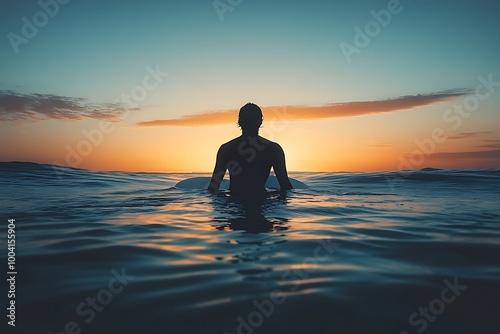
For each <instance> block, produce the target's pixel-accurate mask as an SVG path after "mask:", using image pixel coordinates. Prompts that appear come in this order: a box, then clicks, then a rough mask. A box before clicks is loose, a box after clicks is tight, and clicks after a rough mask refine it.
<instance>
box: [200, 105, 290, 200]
mask: <svg viewBox="0 0 500 334" xmlns="http://www.w3.org/2000/svg"><path fill="white" fill-rule="evenodd" d="M261 123H262V113H261V110H260V108H259V107H258V106H256V105H254V104H247V105H246V106H244V107H243V108H242V109H241V110H240V116H239V124H240V126H241V127H242V130H243V134H242V135H241V136H240V137H237V138H235V139H233V140H231V141H229V142H227V143H225V144H223V145H222V146H221V147H220V148H219V151H218V152H217V161H216V163H215V168H214V172H213V175H212V179H211V181H210V185H209V186H208V190H210V191H212V192H217V191H218V190H219V185H220V183H221V182H222V179H223V178H224V174H225V173H226V170H229V176H230V190H231V194H235V195H240V196H241V195H243V196H253V195H258V194H262V193H265V192H266V188H265V184H266V181H267V178H268V177H269V173H270V171H271V167H272V168H273V169H274V173H275V174H276V178H277V179H278V181H279V183H280V187H281V189H282V190H287V189H292V184H291V183H290V180H289V179H288V175H287V171H286V166H285V153H284V152H283V149H282V148H281V146H280V145H278V144H277V143H274V142H272V141H270V140H267V139H265V138H263V137H260V136H259V135H258V128H259V126H260V125H261Z"/></svg>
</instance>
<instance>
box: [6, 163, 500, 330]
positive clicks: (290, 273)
mask: <svg viewBox="0 0 500 334" xmlns="http://www.w3.org/2000/svg"><path fill="white" fill-rule="evenodd" d="M193 176H209V175H208V174H164V173H128V172H127V173H126V172H94V171H87V170H82V169H73V168H65V167H57V166H50V165H41V164H32V163H0V187H1V193H2V196H1V203H0V205H1V206H0V207H1V215H2V230H1V231H2V232H1V239H0V245H1V248H2V252H1V263H2V268H4V272H5V273H7V271H8V268H7V261H8V259H7V224H8V219H15V235H16V239H15V240H16V244H15V245H16V248H15V253H16V258H15V262H16V271H17V275H16V282H15V298H14V299H15V325H16V326H15V329H14V328H12V329H14V330H15V331H12V332H17V333H44V334H45V333H53V334H55V333H220V334H225V333H228V334H234V333H245V334H250V333H311V334H312V333H340V334H342V333H396V334H399V333H423V332H425V333H454V334H457V333H474V334H478V333H492V334H493V333H495V334H497V333H499V331H500V320H499V319H500V313H499V312H500V302H499V297H500V285H499V284H500V256H499V255H500V209H499V198H500V197H499V194H500V190H499V185H500V171H499V170H436V169H424V170H418V171H407V172H386V173H291V176H293V177H294V178H297V179H298V180H301V181H303V182H305V183H306V184H308V185H309V188H308V189H298V190H292V191H289V192H286V193H280V192H270V193H269V195H268V196H267V197H266V198H259V199H251V200H249V199H241V198H234V197H231V196H230V195H229V194H228V193H224V192H223V193H221V194H220V195H219V196H213V195H211V194H209V193H208V192H207V191H205V190H194V189H193V190H185V189H177V188H176V187H175V184H176V183H177V182H179V181H181V180H183V179H186V178H188V177H193ZM7 278H8V277H7ZM3 281H4V283H3V284H4V285H2V291H1V295H2V309H3V310H4V311H2V312H3V313H4V314H2V317H1V319H2V321H3V322H4V323H5V324H2V326H3V325H6V327H12V326H9V325H7V322H8V321H9V318H8V317H6V316H5V315H7V314H8V312H9V311H6V308H7V307H8V306H9V304H8V303H9V302H10V300H11V299H12V298H10V297H9V298H6V297H7V291H8V289H9V287H8V286H7V285H5V280H3ZM2 333H4V332H3V331H2Z"/></svg>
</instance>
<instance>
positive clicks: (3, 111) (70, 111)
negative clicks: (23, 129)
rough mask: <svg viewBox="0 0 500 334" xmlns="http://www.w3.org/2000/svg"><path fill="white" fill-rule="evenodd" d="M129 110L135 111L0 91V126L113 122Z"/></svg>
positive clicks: (49, 95)
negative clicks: (53, 121) (87, 120)
mask: <svg viewBox="0 0 500 334" xmlns="http://www.w3.org/2000/svg"><path fill="white" fill-rule="evenodd" d="M132 110H138V109H137V108H127V107H124V106H123V105H121V104H119V103H102V104H92V103H89V101H88V100H86V99H83V98H76V97H66V96H58V95H51V94H21V93H18V92H14V91H11V90H3V91H0V122H2V121H14V122H19V121H21V122H23V121H39V120H46V119H56V120H66V121H78V120H82V119H85V118H94V119H100V120H107V121H116V120H118V119H119V118H120V116H122V115H123V114H124V113H125V112H127V111H132Z"/></svg>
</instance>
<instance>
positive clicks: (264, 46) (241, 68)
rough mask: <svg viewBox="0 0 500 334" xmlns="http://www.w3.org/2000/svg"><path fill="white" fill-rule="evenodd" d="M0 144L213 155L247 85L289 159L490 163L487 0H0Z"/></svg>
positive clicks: (188, 165)
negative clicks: (0, 0) (0, 1)
mask: <svg viewBox="0 0 500 334" xmlns="http://www.w3.org/2000/svg"><path fill="white" fill-rule="evenodd" d="M0 32H1V35H0V36H1V37H0V59H1V61H0V141H1V143H2V145H1V146H0V161H31V162H38V163H45V164H55V165H62V166H70V167H77V168H86V169H92V170H122V171H160V172H209V171H211V170H212V169H213V165H214V163H215V155H216V152H217V149H218V147H219V146H220V145H221V144H222V143H224V142H227V141H229V140H231V139H232V138H234V137H237V136H239V135H240V134H241V131H240V129H239V128H238V127H237V125H236V122H237V112H238V110H239V108H240V107H241V106H243V105H244V104H246V103H247V102H253V103H256V104H258V105H259V106H260V107H261V108H262V110H263V114H264V123H263V127H262V128H261V129H260V134H261V135H262V136H263V137H266V138H268V139H270V140H272V141H276V142H278V143H279V144H280V145H281V146H282V147H283V149H284V151H285V155H286V160H287V167H288V170H289V171H312V172H324V171H396V170H406V169H420V168H426V167H433V168H449V169H462V168H478V169H479V168H480V169H482V168H500V127H499V125H500V62H499V60H498V55H499V54H500V39H499V38H498V34H499V32H500V3H499V2H498V1H494V0H491V1H473V0H470V1H451V0H442V1H436V0H413V1H412V0H401V1H397V0H390V1H387V0H384V1H378V0H371V1H347V0H345V1H332V0H330V1H319V0H302V1H294V0H288V1H284V0H283V1H277V0H216V1H213V0H172V1H153V0H141V1H118V0H116V1H95V0H90V1H83V0H69V1H68V0H59V1H57V0H41V1H31V0H26V1H14V0H6V1H2V3H1V4H0Z"/></svg>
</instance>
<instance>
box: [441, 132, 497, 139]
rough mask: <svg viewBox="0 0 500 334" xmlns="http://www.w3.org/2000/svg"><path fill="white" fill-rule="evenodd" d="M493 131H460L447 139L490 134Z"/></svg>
mask: <svg viewBox="0 0 500 334" xmlns="http://www.w3.org/2000/svg"><path fill="white" fill-rule="evenodd" d="M490 133H491V131H476V132H460V133H457V134H456V135H452V136H448V137H447V139H465V138H472V137H478V136H483V135H488V134H490Z"/></svg>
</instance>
